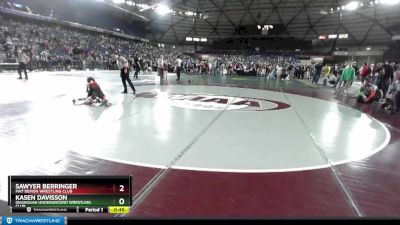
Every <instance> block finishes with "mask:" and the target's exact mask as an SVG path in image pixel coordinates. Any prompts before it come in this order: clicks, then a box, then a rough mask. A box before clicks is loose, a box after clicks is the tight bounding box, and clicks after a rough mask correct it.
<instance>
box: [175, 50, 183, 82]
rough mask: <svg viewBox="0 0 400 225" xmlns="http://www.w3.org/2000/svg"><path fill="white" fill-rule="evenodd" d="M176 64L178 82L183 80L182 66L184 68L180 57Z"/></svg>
mask: <svg viewBox="0 0 400 225" xmlns="http://www.w3.org/2000/svg"><path fill="white" fill-rule="evenodd" d="M175 64H176V76H177V79H176V81H179V80H180V79H181V70H182V68H181V66H182V59H181V57H180V56H178V58H177V59H176V60H175Z"/></svg>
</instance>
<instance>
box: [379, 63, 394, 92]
mask: <svg viewBox="0 0 400 225" xmlns="http://www.w3.org/2000/svg"><path fill="white" fill-rule="evenodd" d="M391 81H393V67H392V66H390V65H389V62H388V61H386V62H385V65H384V66H383V75H382V77H381V79H380V81H379V83H378V89H380V90H382V92H383V99H385V98H386V93H387V91H388V89H389V85H390V83H391Z"/></svg>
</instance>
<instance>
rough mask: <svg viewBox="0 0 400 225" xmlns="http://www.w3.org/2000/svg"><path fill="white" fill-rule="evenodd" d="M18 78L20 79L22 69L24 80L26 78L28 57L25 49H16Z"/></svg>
mask: <svg viewBox="0 0 400 225" xmlns="http://www.w3.org/2000/svg"><path fill="white" fill-rule="evenodd" d="M17 53H18V62H19V64H18V75H19V77H18V79H20V80H21V79H22V71H24V74H25V80H28V73H27V72H26V65H27V64H28V63H29V57H28V55H27V54H26V52H25V49H22V50H21V49H18V50H17Z"/></svg>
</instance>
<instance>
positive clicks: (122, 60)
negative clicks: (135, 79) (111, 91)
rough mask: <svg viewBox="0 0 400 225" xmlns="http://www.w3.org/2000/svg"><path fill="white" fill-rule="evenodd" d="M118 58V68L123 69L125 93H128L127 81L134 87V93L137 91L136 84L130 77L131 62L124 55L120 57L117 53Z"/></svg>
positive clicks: (122, 77) (122, 76)
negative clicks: (134, 84)
mask: <svg viewBox="0 0 400 225" xmlns="http://www.w3.org/2000/svg"><path fill="white" fill-rule="evenodd" d="M115 58H116V60H117V66H118V69H119V70H120V71H121V74H120V75H121V80H122V85H124V90H123V91H122V93H123V94H126V93H128V91H127V86H126V81H128V84H129V86H130V87H131V88H132V91H133V94H135V93H136V89H135V86H133V83H132V81H131V78H129V63H128V60H126V59H125V57H123V56H122V55H120V56H119V57H118V56H117V55H116V56H115Z"/></svg>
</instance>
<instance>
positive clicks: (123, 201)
mask: <svg viewBox="0 0 400 225" xmlns="http://www.w3.org/2000/svg"><path fill="white" fill-rule="evenodd" d="M124 188H125V187H124V185H119V192H124V191H125V189H124ZM118 203H119V204H120V205H123V204H125V199H124V198H120V199H119V200H118Z"/></svg>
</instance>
